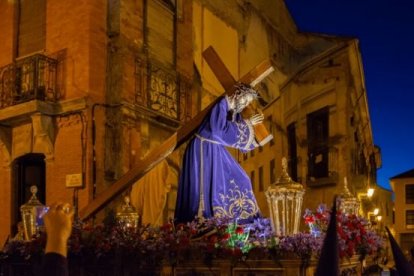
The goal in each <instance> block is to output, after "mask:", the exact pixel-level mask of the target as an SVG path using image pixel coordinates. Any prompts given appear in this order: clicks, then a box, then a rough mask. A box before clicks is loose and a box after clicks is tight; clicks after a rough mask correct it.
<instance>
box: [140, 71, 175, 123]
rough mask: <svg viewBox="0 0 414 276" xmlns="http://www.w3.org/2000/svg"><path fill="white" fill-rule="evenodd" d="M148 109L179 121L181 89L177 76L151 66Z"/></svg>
mask: <svg viewBox="0 0 414 276" xmlns="http://www.w3.org/2000/svg"><path fill="white" fill-rule="evenodd" d="M149 83H150V85H149V87H148V102H147V104H148V107H149V108H151V109H153V110H155V111H158V112H160V113H163V114H165V115H167V116H168V117H171V118H174V119H178V118H179V117H178V115H179V110H178V109H179V104H178V100H179V87H178V84H177V76H176V75H175V74H171V73H169V72H166V71H164V70H162V69H161V68H160V67H156V66H154V65H153V64H149Z"/></svg>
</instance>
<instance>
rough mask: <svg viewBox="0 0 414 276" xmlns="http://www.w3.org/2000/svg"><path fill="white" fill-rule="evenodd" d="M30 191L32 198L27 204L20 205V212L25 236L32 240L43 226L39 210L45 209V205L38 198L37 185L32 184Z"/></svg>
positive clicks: (26, 238)
mask: <svg viewBox="0 0 414 276" xmlns="http://www.w3.org/2000/svg"><path fill="white" fill-rule="evenodd" d="M30 192H31V193H32V196H31V198H30V199H29V201H28V202H27V203H26V204H23V205H22V206H21V207H20V213H21V215H22V221H23V229H24V238H25V240H31V239H32V237H33V235H35V234H36V233H37V232H38V230H39V228H40V227H41V226H42V225H41V223H39V220H38V214H39V210H44V209H45V206H44V205H43V204H42V203H41V202H40V201H39V200H38V199H37V197H36V193H37V187H36V186H31V187H30Z"/></svg>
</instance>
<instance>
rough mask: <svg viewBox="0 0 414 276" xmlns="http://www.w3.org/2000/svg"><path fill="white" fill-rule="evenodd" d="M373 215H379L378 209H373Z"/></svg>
mask: <svg viewBox="0 0 414 276" xmlns="http://www.w3.org/2000/svg"><path fill="white" fill-rule="evenodd" d="M373 214H374V216H376V215H378V214H379V209H378V208H375V209H374V212H373Z"/></svg>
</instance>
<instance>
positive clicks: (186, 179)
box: [175, 83, 264, 223]
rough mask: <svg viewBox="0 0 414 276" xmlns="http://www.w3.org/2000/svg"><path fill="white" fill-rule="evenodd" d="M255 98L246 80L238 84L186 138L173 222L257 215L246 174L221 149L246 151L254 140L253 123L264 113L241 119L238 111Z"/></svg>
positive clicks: (249, 218)
mask: <svg viewBox="0 0 414 276" xmlns="http://www.w3.org/2000/svg"><path fill="white" fill-rule="evenodd" d="M256 98H257V92H256V91H255V90H253V89H252V88H251V87H250V86H248V85H246V84H240V83H239V84H237V85H236V89H235V92H234V93H233V94H232V95H230V96H224V97H223V98H222V99H221V100H219V101H218V102H217V104H216V105H215V106H213V108H212V109H211V111H210V113H209V114H208V115H207V116H206V117H205V119H204V121H203V123H202V124H201V126H200V128H199V129H198V131H197V133H196V134H195V136H194V137H193V138H192V139H191V140H190V142H189V144H188V146H187V148H186V151H185V154H184V159H183V165H182V170H181V174H180V180H179V185H178V195H177V203H176V209H175V220H176V222H189V221H192V220H193V219H194V218H195V217H204V218H210V217H218V218H229V219H237V220H238V222H239V223H244V222H246V223H247V222H250V221H252V220H253V219H254V218H255V217H258V216H260V211H259V208H258V205H257V202H256V199H255V196H254V194H253V189H252V185H251V181H250V179H249V177H248V176H247V174H246V172H245V171H244V170H243V168H242V167H241V166H240V165H239V164H238V163H237V162H236V160H235V159H234V158H233V156H232V155H231V154H230V153H229V152H228V151H227V149H226V147H233V148H237V149H239V150H241V151H242V152H247V151H250V150H252V149H254V148H255V147H257V146H258V144H257V143H256V141H255V138H254V130H253V126H254V125H256V124H258V123H261V122H262V121H263V118H264V117H263V115H262V114H255V115H253V116H252V117H251V118H249V119H243V118H242V116H241V114H240V113H241V112H242V110H243V109H244V108H245V107H246V106H248V105H249V104H250V102H251V101H253V100H254V99H256Z"/></svg>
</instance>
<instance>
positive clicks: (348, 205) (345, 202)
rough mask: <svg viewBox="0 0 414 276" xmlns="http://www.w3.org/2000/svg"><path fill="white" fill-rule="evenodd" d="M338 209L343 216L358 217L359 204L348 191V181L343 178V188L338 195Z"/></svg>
mask: <svg viewBox="0 0 414 276" xmlns="http://www.w3.org/2000/svg"><path fill="white" fill-rule="evenodd" d="M337 200H338V201H339V209H340V210H341V211H342V212H343V213H345V214H354V215H358V210H359V206H360V202H359V200H358V198H356V197H355V196H353V195H352V194H351V192H350V191H349V189H348V181H347V179H346V177H344V186H343V187H342V191H341V192H340V193H339V195H338V199H337Z"/></svg>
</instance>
